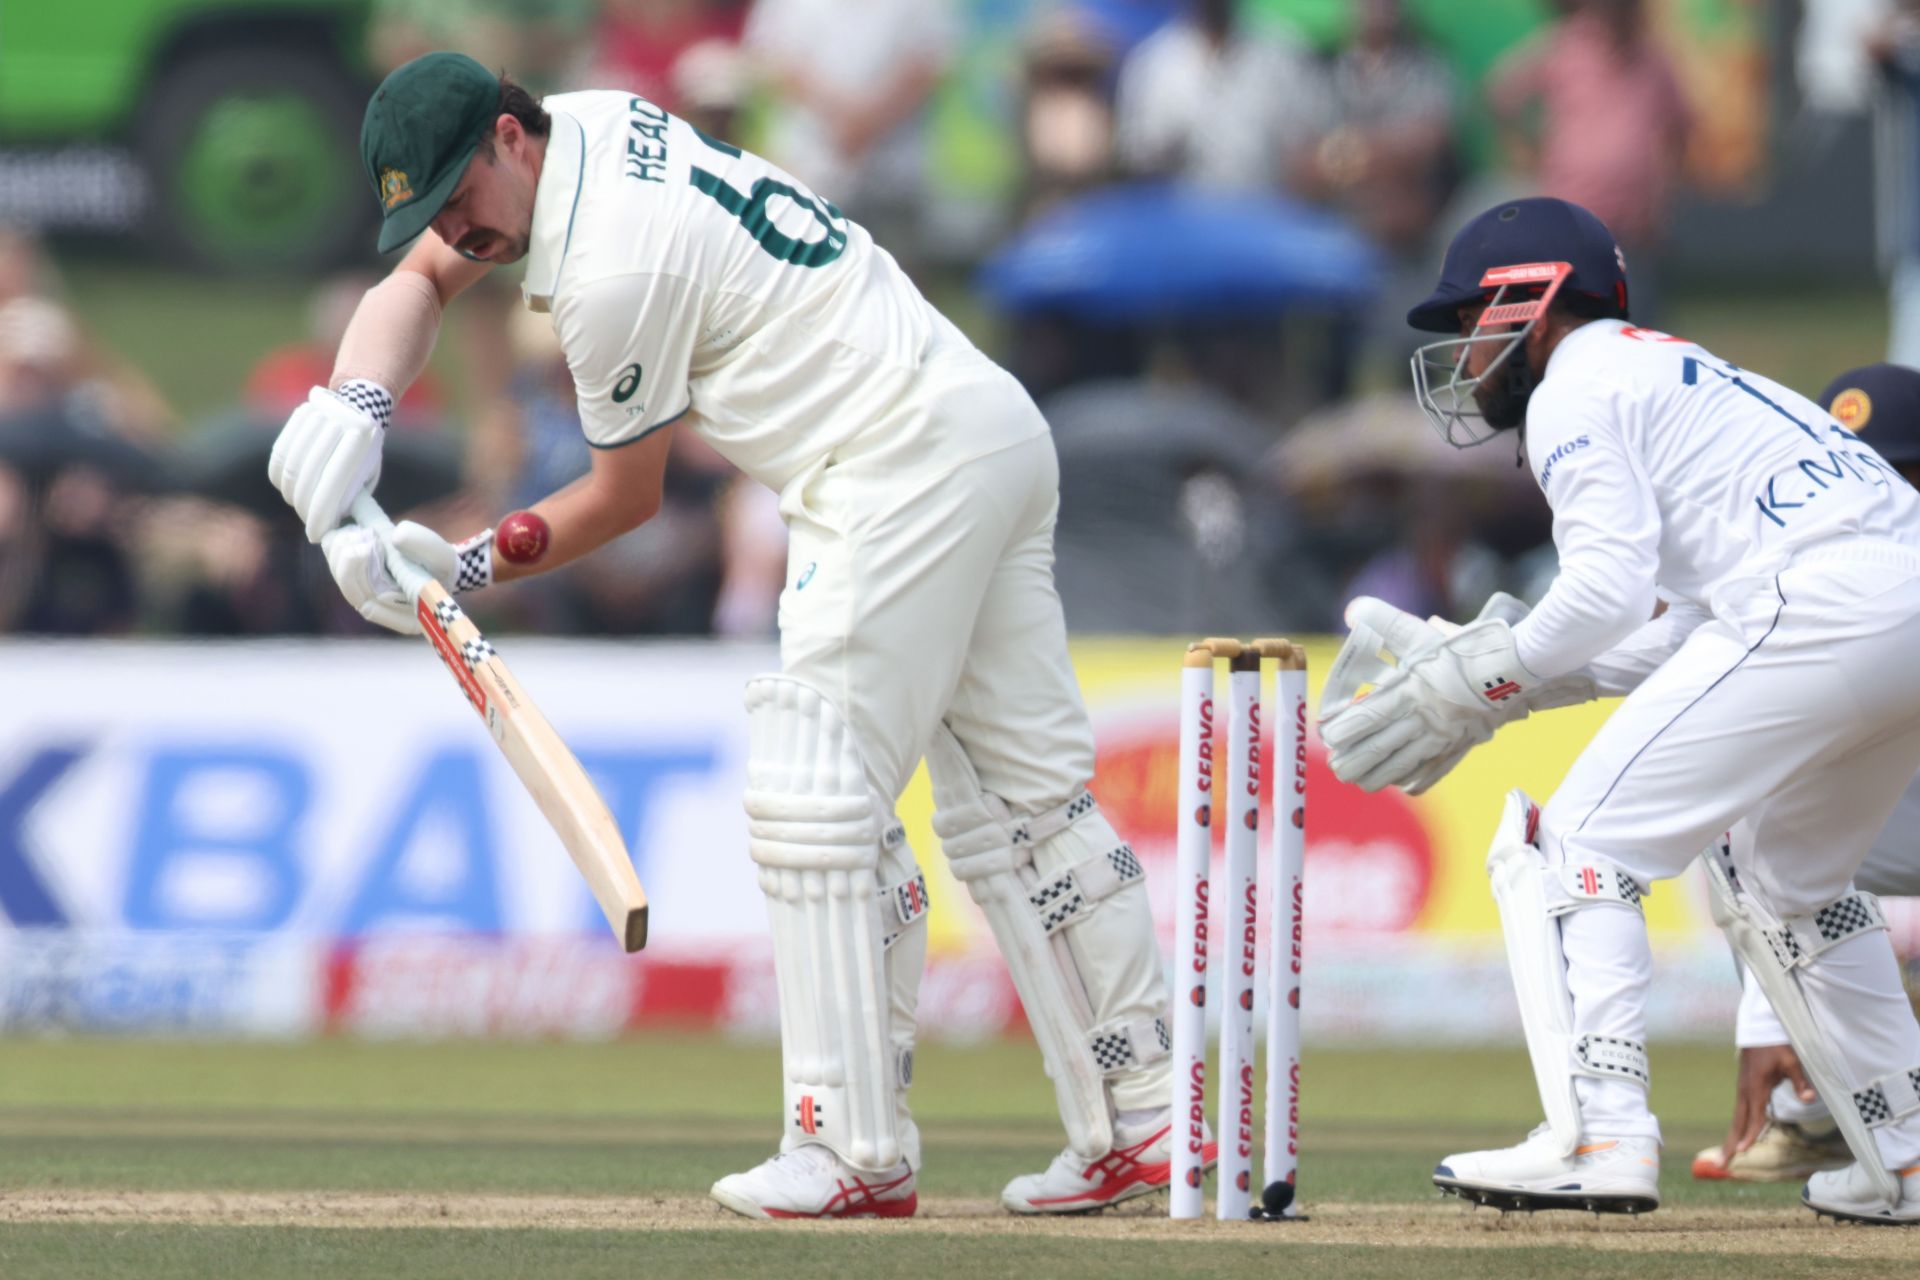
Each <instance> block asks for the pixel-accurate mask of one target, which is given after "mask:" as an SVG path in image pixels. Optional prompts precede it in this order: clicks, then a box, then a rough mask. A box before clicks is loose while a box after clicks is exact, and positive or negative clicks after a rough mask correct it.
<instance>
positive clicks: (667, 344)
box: [553, 272, 705, 449]
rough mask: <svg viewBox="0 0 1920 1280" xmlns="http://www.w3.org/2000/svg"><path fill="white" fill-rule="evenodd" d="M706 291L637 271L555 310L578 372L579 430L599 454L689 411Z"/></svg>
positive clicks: (575, 294)
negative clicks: (689, 380)
mask: <svg viewBox="0 0 1920 1280" xmlns="http://www.w3.org/2000/svg"><path fill="white" fill-rule="evenodd" d="M703 302H704V291H703V290H702V289H701V288H700V286H699V285H698V284H696V283H694V282H693V281H692V280H689V279H687V278H686V277H684V276H676V275H667V274H664V273H656V272H635V273H630V274H627V275H619V276H609V277H607V278H605V279H601V280H595V281H593V282H592V283H591V284H588V285H586V286H584V287H582V288H579V289H575V290H572V291H571V292H569V293H568V294H566V295H564V296H563V297H562V298H561V299H559V300H558V301H557V302H556V304H555V306H554V309H553V328H554V332H555V333H556V334H558V335H559V337H560V349H561V350H562V351H564V352H565V353H566V357H567V368H568V369H569V370H571V371H572V373H573V387H574V394H575V399H576V400H577V401H578V403H579V410H580V429H581V430H582V431H584V432H585V433H586V437H587V443H588V444H590V445H592V446H594V447H595V448H596V449H614V448H618V447H620V446H621V445H625V444H632V443H633V442H634V441H635V440H638V439H640V438H641V437H643V436H646V435H648V434H650V433H652V432H653V431H654V430H655V429H657V428H659V427H663V426H665V425H666V424H667V423H669V422H672V421H673V420H674V419H676V418H678V417H680V416H681V415H682V414H684V413H685V412H686V411H687V410H688V409H689V408H690V407H691V400H692V396H691V392H690V389H689V386H688V379H689V376H690V367H691V365H692V363H693V348H694V338H695V335H696V334H698V333H699V332H700V330H701V329H702V327H703V324H702V312H703V311H704V309H705V308H704V306H703Z"/></svg>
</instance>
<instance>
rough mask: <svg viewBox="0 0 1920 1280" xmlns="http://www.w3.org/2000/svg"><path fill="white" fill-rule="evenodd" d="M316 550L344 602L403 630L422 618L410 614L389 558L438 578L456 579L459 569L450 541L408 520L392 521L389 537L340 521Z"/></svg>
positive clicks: (410, 631)
mask: <svg viewBox="0 0 1920 1280" xmlns="http://www.w3.org/2000/svg"><path fill="white" fill-rule="evenodd" d="M320 549H321V550H322V551H323V552H325V553H326V557H327V568H328V569H329V570H330V571H331V572H332V573H333V580H334V582H335V584H336V585H338V586H339V588H340V594H341V595H343V596H345V597H346V598H347V603H348V604H350V605H352V606H353V607H354V608H355V609H357V610H359V612H360V616H361V617H363V618H365V619H366V620H367V621H368V622H371V623H374V624H375V625H376V626H382V627H385V628H386V629H387V630H389V631H398V632H399V633H400V634H401V635H408V636H414V635H419V634H420V623H419V620H418V619H416V618H415V617H414V614H413V608H414V602H413V601H412V600H410V599H408V598H407V593H406V592H405V591H403V590H401V589H400V584H399V583H398V582H396V581H395V580H394V577H393V572H392V570H390V569H389V568H388V567H387V557H388V556H390V555H393V556H398V557H400V558H401V559H403V560H409V561H411V562H412V563H413V564H414V565H415V566H417V567H418V568H419V569H420V570H421V571H422V572H424V573H425V574H426V575H427V576H428V577H431V578H437V579H439V580H440V581H441V582H452V581H454V579H455V577H456V575H457V574H458V572H459V560H460V553H459V552H458V551H457V550H456V549H455V548H454V546H453V544H452V543H450V542H448V541H447V540H446V539H445V538H443V537H441V536H440V535H439V534H437V533H435V532H434V531H433V530H431V529H429V528H427V527H426V526H425V525H420V524H415V523H414V522H413V521H411V520H403V521H402V522H400V523H399V524H397V525H395V526H394V527H393V535H392V538H391V540H388V539H385V538H382V537H381V536H380V535H379V534H378V533H376V532H374V531H373V530H372V529H365V528H362V527H361V526H359V525H357V524H349V525H342V526H341V527H339V528H338V529H334V530H332V531H330V532H329V533H327V534H326V535H325V536H324V537H322V538H321V539H320Z"/></svg>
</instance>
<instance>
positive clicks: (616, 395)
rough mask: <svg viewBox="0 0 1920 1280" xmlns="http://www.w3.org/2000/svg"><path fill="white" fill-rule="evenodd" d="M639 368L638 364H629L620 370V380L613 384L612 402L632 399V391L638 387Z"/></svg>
mask: <svg viewBox="0 0 1920 1280" xmlns="http://www.w3.org/2000/svg"><path fill="white" fill-rule="evenodd" d="M640 378H641V370H640V366H639V365H638V364H630V365H628V366H627V367H626V368H625V369H623V370H621V371H620V381H618V382H616V383H614V384H613V402H614V403H615V404H625V403H626V402H627V401H629V400H631V399H633V393H634V392H636V391H638V390H639V389H640Z"/></svg>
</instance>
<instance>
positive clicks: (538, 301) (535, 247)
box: [520, 111, 587, 311]
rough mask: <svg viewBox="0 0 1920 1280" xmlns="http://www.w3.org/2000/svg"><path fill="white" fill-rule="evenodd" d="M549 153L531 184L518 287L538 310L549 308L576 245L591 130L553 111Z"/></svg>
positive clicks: (532, 307) (570, 117)
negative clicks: (529, 235) (529, 232)
mask: <svg viewBox="0 0 1920 1280" xmlns="http://www.w3.org/2000/svg"><path fill="white" fill-rule="evenodd" d="M550 114H551V115H552V117H553V128H552V130H551V131H550V133H549V134H548V137H547V157H546V159H545V160H544V161H543V162H542V163H541V166H540V181H539V184H538V185H537V186H535V187H534V189H533V243H532V245H530V246H529V247H528V250H527V275H526V280H525V281H524V282H523V283H522V284H521V286H520V292H521V293H522V295H524V296H525V298H526V300H527V306H528V307H529V308H531V309H532V310H534V311H550V310H552V308H553V295H554V292H555V290H557V289H558V288H559V286H560V269H561V268H562V267H564V266H565V265H566V263H567V250H568V248H570V247H571V246H572V244H573V222H574V217H575V216H576V215H577V214H578V213H579V212H580V192H581V189H582V188H584V187H585V186H586V179H587V131H586V129H585V128H583V127H582V126H581V124H580V122H579V121H578V120H576V119H574V118H573V117H572V116H570V115H567V114H566V113H565V112H562V111H551V112H550Z"/></svg>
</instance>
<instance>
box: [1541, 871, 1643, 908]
mask: <svg viewBox="0 0 1920 1280" xmlns="http://www.w3.org/2000/svg"><path fill="white" fill-rule="evenodd" d="M1547 874H1548V876H1549V877H1550V879H1551V880H1554V881H1557V882H1558V886H1559V890H1560V892H1559V894H1558V895H1555V894H1554V893H1553V892H1552V890H1551V889H1549V891H1548V895H1547V897H1548V901H1547V914H1548V915H1549V916H1560V915H1565V914H1566V913H1567V912H1569V911H1578V910H1579V909H1580V908H1582V907H1589V906H1593V905H1595V904H1596V903H1597V904H1600V905H1603V906H1606V905H1618V906H1624V907H1632V908H1633V909H1634V910H1635V911H1643V910H1644V909H1643V908H1642V907H1641V905H1640V886H1639V885H1637V884H1635V883H1634V881H1633V877H1632V876H1630V875H1628V874H1627V873H1626V872H1624V871H1622V870H1621V869H1620V868H1619V867H1616V866H1613V865H1611V864H1610V863H1605V862H1573V863H1566V864H1564V865H1562V866H1559V867H1556V868H1554V869H1553V870H1551V871H1549V872H1548V873H1547Z"/></svg>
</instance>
